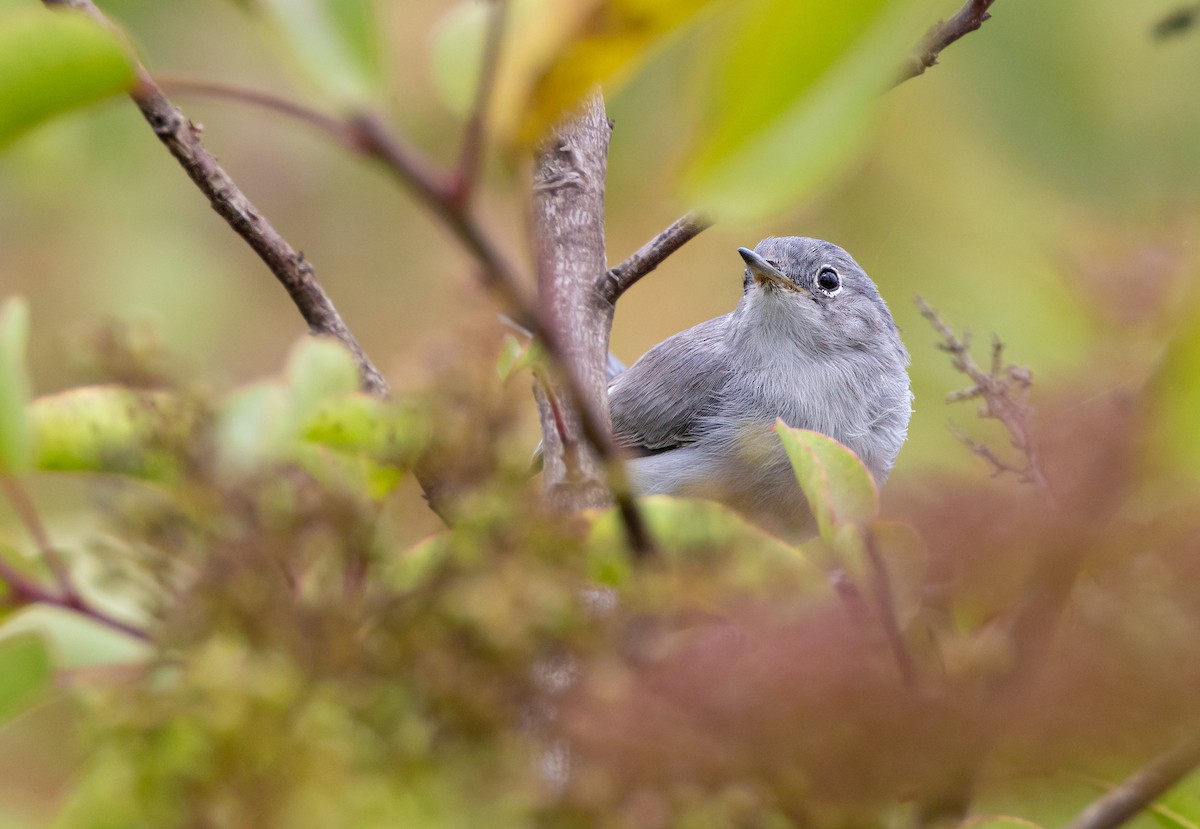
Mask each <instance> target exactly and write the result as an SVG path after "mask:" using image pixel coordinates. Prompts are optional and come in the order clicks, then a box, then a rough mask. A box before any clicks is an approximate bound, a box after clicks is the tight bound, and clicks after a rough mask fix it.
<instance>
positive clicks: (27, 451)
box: [0, 299, 32, 474]
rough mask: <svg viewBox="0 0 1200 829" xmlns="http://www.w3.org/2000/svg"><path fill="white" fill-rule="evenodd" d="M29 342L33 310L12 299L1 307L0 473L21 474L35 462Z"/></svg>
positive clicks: (18, 300) (21, 301) (19, 300)
mask: <svg viewBox="0 0 1200 829" xmlns="http://www.w3.org/2000/svg"><path fill="white" fill-rule="evenodd" d="M28 339H29V309H28V307H27V306H26V305H25V301H24V300H21V299H10V300H9V301H8V302H6V303H4V305H3V306H0V474H5V473H8V474H12V473H16V474H20V473H22V472H25V471H27V470H28V469H29V466H30V462H31V459H32V445H31V442H30V428H29V421H28V419H27V418H26V412H25V407H26V405H27V404H28V402H29V396H30V389H29V375H28V372H27V370H26V367H25V344H26V342H27V341H28Z"/></svg>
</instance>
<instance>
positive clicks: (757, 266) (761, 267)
mask: <svg viewBox="0 0 1200 829" xmlns="http://www.w3.org/2000/svg"><path fill="white" fill-rule="evenodd" d="M738 253H740V254H741V255H742V259H743V260H744V261H745V262H746V267H747V268H748V269H749V270H750V274H751V275H752V276H753V277H754V280H755V281H756V282H758V284H759V285H765V284H767V283H774V284H775V285H776V287H779V288H790V289H791V290H793V291H795V290H797V289H798V288H799V286H798V285H796V283H795V282H793V281H792V280H791V279H790V278H789V277H788V276H787V274H785V273H784V272H783V271H781V270H779V268H777V267H775V266H774V265H772V264H771V263H770V262H768V261H767V260H766V259H763V258H762V257H761V256H759V255H758V254H757V253H755V252H754V251H752V250H750V248H738Z"/></svg>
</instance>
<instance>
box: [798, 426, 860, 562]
mask: <svg viewBox="0 0 1200 829" xmlns="http://www.w3.org/2000/svg"><path fill="white" fill-rule="evenodd" d="M775 431H776V432H778V434H779V439H780V440H781V441H782V442H783V448H784V449H785V450H787V454H788V458H789V459H790V460H791V462H792V468H793V469H794V470H795V471H796V480H797V481H799V482H800V489H802V490H803V491H804V497H805V498H807V499H808V506H809V509H811V510H812V513H813V515H814V516H815V517H816V519H817V527H818V528H819V529H820V533H821V538H822V539H824V540H825V541H826V542H827V543H829V544H837V543H838V541H839V534H840V530H842V528H844V527H848V526H856V527H861V526H862V525H865V524H867V523H869V522H871V521H873V520H874V519H875V516H876V515H877V514H878V512H879V490H878V489H877V488H876V487H875V480H874V479H873V478H872V477H871V473H870V472H868V471H867V468H866V467H865V466H863V462H862V461H861V460H859V459H858V456H857V455H855V454H854V453H853V452H851V451H850V450H849V449H847V448H846V447H845V446H842V444H840V443H838V442H837V441H836V440H834V439H833V438H831V437H829V436H828V435H823V434H821V433H820V432H810V431H808V430H807V429H794V428H792V427H791V426H788V425H787V424H786V423H784V422H783V421H782V420H777V421H775Z"/></svg>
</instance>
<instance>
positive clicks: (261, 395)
mask: <svg viewBox="0 0 1200 829" xmlns="http://www.w3.org/2000/svg"><path fill="white" fill-rule="evenodd" d="M215 434H216V439H217V449H218V453H219V455H220V458H221V461H222V467H223V468H227V469H229V470H230V471H243V472H244V471H247V470H250V469H253V468H254V467H256V466H259V465H260V464H264V463H270V462H276V461H280V460H283V459H285V458H287V457H288V456H289V455H290V454H291V453H292V452H293V450H294V446H295V443H296V433H295V428H294V426H293V424H292V422H291V419H290V417H289V404H288V396H287V392H286V391H285V390H284V388H283V387H282V385H281V384H279V383H278V382H263V383H255V384H254V385H251V386H247V387H246V388H243V389H239V390H237V391H235V392H234V393H233V394H231V395H229V396H228V397H226V398H225V399H224V400H223V401H221V405H220V407H219V408H218V410H217V422H216V429H215Z"/></svg>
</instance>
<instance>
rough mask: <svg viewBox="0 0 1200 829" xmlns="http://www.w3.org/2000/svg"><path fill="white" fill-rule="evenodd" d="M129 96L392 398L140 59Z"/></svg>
mask: <svg viewBox="0 0 1200 829" xmlns="http://www.w3.org/2000/svg"><path fill="white" fill-rule="evenodd" d="M42 2H43V3H44V5H46V6H48V7H51V8H54V7H59V6H70V7H72V8H75V9H79V10H81V11H83V12H85V13H87V14H89V15H91V16H92V17H93V18H95V19H97V20H99V21H101V22H102V23H104V24H105V25H111V24H110V23H109V22H108V19H107V18H106V17H105V16H104V14H103V13H102V12H101V11H100V10H99V9H98V8H97V7H96V5H95V4H94V3H92V2H91V0H42ZM130 97H131V98H133V102H134V103H135V104H137V107H138V109H140V110H141V112H142V117H143V118H145V119H146V122H147V123H149V124H150V127H151V128H152V129H153V130H154V134H155V135H157V136H158V139H159V140H160V141H161V142H162V143H163V144H164V145H165V146H166V148H167V149H168V150H169V151H170V153H171V155H173V156H174V157H175V160H176V161H178V162H179V165H180V166H181V167H183V169H184V171H185V172H186V173H187V174H188V176H189V177H190V178H191V179H192V181H193V182H195V184H196V186H197V187H198V188H199V189H200V191H201V192H202V193H204V195H205V196H207V197H208V201H209V204H211V205H212V208H213V210H215V211H217V213H218V214H219V215H220V216H221V218H223V219H224V220H225V222H226V224H228V225H229V226H230V227H231V228H232V229H233V231H234V232H235V233H237V234H238V235H239V236H241V237H242V239H243V240H244V241H245V242H246V244H248V245H249V246H250V248H251V249H252V250H253V251H254V252H255V253H256V254H258V257H259V258H260V259H261V260H262V261H263V262H264V263H265V264H266V265H267V267H268V268H270V270H271V273H273V274H274V275H275V278H276V279H277V280H279V283H280V284H281V285H282V286H283V288H284V290H286V291H287V293H288V296H290V297H291V299H292V303H293V304H294V305H295V306H296V308H297V309H298V310H299V311H300V315H301V316H302V317H304V321H305V322H307V323H308V328H309V331H311V332H312V333H313V334H319V335H325V336H330V337H334V338H335V339H337V340H338V341H340V342H341V343H342V344H343V345H344V346H346V348H347V349H348V350H349V351H350V353H351V354H353V355H354V358H355V360H356V361H357V362H358V367H359V373H360V375H361V378H362V386H363V389H364V390H366V391H368V392H371V393H372V394H375V395H378V396H380V397H384V396H387V393H388V385H387V381H386V380H384V379H383V375H382V374H380V373H379V370H378V369H376V368H375V365H374V364H373V363H372V362H371V360H370V358H369V357H367V354H366V352H365V351H363V349H362V346H360V345H359V344H358V340H356V339H355V338H354V335H353V334H351V333H350V329H349V328H347V327H346V324H345V323H344V322H343V321H342V318H341V316H340V315H339V314H338V312H337V309H336V308H334V306H333V302H332V301H331V300H330V299H329V296H328V295H327V294H326V293H325V291H324V289H323V288H322V287H321V285H320V283H319V282H317V279H316V275H315V273H314V271H313V267H312V265H311V264H309V263H308V262H307V261H306V260H305V258H304V254H303V253H302V252H300V251H297V250H296V249H295V248H293V247H292V246H291V245H289V244H288V243H287V241H286V240H285V239H284V238H283V237H282V236H281V235H280V234H279V232H278V231H276V230H275V228H274V227H273V226H272V225H271V223H270V222H269V221H267V219H266V217H264V216H263V214H262V213H261V212H260V211H259V210H258V208H257V207H255V206H254V204H253V203H252V202H251V201H250V199H248V198H247V197H246V196H245V194H243V193H242V191H241V190H240V189H238V186H237V184H235V183H234V181H233V179H232V178H231V177H230V176H229V174H228V173H226V172H225V170H224V168H222V167H221V165H220V164H219V163H218V162H217V159H216V157H214V156H213V154H212V153H210V152H209V151H208V150H207V149H206V148H205V146H204V143H203V142H202V141H201V140H200V132H201V130H200V127H198V126H197V125H196V124H194V123H192V122H191V121H190V120H188V119H187V118H186V117H185V116H184V114H183V113H182V112H181V111H180V110H179V109H178V108H177V107H176V106H175V105H174V104H172V103H171V101H170V100H168V99H167V96H166V95H165V94H163V91H162V89H161V88H160V87H159V86H158V84H157V83H155V81H154V79H153V78H152V77H150V74H149V73H148V72H147V71H146V68H145V67H144V66H142V65H141V64H140V63H139V64H137V84H136V86H135V87H134V89H133V91H132V92H130Z"/></svg>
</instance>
